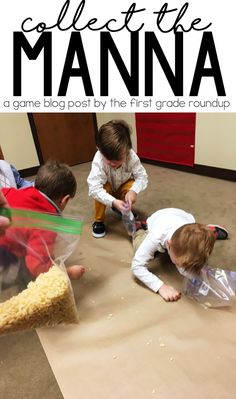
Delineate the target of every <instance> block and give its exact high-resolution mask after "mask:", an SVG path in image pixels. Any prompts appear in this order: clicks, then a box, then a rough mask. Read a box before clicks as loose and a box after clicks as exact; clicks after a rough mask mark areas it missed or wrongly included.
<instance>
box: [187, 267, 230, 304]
mask: <svg viewBox="0 0 236 399" xmlns="http://www.w3.org/2000/svg"><path fill="white" fill-rule="evenodd" d="M183 292H184V294H185V295H187V296H188V297H189V298H191V299H196V300H197V301H198V302H199V303H201V304H202V305H204V306H206V307H223V306H231V305H232V303H233V299H234V296H235V292H236V272H234V271H230V270H224V269H220V268H216V269H215V268H211V267H208V266H205V267H204V268H203V270H202V271H201V274H200V275H199V276H198V277H193V278H188V277H185V278H184V282H183Z"/></svg>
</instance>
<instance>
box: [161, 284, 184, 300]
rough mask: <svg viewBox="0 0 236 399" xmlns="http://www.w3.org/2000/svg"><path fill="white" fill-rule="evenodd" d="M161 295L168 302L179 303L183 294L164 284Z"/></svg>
mask: <svg viewBox="0 0 236 399" xmlns="http://www.w3.org/2000/svg"><path fill="white" fill-rule="evenodd" d="M158 292H159V294H160V295H161V297H162V298H163V299H164V300H165V301H167V302H174V301H178V299H180V297H181V292H179V291H177V290H176V289H175V288H174V287H171V286H170V285H166V284H163V285H162V286H161V288H160V289H159V291H158Z"/></svg>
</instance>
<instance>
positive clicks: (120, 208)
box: [112, 199, 127, 213]
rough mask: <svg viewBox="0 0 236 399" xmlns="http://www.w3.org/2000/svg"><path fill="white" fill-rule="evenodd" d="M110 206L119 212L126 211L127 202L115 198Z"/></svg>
mask: <svg viewBox="0 0 236 399" xmlns="http://www.w3.org/2000/svg"><path fill="white" fill-rule="evenodd" d="M112 206H113V207H114V208H116V209H118V211H120V212H121V213H122V212H125V211H127V204H126V203H125V202H124V201H121V200H118V199H116V200H114V201H113V203H112Z"/></svg>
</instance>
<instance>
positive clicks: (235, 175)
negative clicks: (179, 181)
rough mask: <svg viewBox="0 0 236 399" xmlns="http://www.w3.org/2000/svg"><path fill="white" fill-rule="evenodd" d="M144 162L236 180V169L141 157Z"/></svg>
mask: <svg viewBox="0 0 236 399" xmlns="http://www.w3.org/2000/svg"><path fill="white" fill-rule="evenodd" d="M141 161H142V162H146V163H149V164H152V165H157V166H161V167H163V168H169V169H175V170H180V171H182V172H188V173H194V174H197V175H202V176H208V177H214V178H216V179H222V180H229V181H233V182H236V171H235V170H231V169H223V168H215V167H213V166H205V165H198V164H195V165H193V166H185V165H179V164H172V163H167V162H160V161H153V160H150V159H146V158H141Z"/></svg>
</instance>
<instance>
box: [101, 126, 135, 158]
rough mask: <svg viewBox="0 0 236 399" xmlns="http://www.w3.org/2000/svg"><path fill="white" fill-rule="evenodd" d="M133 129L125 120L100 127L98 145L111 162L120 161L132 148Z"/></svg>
mask: <svg viewBox="0 0 236 399" xmlns="http://www.w3.org/2000/svg"><path fill="white" fill-rule="evenodd" d="M130 135H131V129H130V127H129V125H128V124H127V123H126V122H125V121H123V120H112V121H110V122H107V123H105V124H104V125H102V126H101V127H100V129H99V130H98V133H97V135H96V145H97V147H98V149H99V151H100V152H101V153H102V155H103V156H104V157H105V158H106V159H108V160H110V161H119V160H120V159H121V158H122V157H123V156H124V155H126V154H127V153H128V151H129V150H130V149H131V148H132V142H131V138H130Z"/></svg>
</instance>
